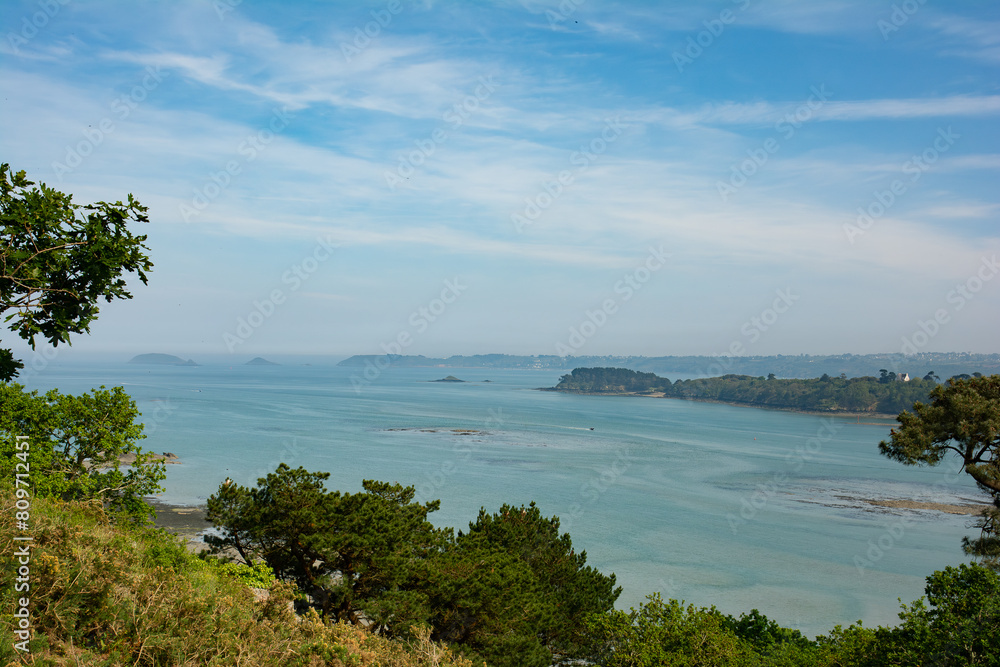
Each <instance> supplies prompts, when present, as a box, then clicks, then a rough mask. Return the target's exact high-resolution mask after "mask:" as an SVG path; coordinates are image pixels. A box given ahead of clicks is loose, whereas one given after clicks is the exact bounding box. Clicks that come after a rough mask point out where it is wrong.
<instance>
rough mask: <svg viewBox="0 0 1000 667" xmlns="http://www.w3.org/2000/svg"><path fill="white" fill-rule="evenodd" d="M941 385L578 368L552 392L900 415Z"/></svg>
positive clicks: (925, 380) (893, 377)
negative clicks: (668, 375) (680, 377)
mask: <svg viewBox="0 0 1000 667" xmlns="http://www.w3.org/2000/svg"><path fill="white" fill-rule="evenodd" d="M965 377H968V376H965ZM938 384H939V378H938V377H937V376H936V375H935V374H934V373H933V371H931V372H928V373H927V374H926V375H925V376H924V377H922V378H912V379H909V380H907V381H903V380H902V379H901V377H900V376H899V375H897V374H896V373H892V372H889V371H887V370H883V371H882V372H881V373H880V376H879V377H855V378H847V377H843V376H841V377H831V376H829V375H823V376H822V377H819V378H815V379H809V380H802V379H779V378H776V377H774V375H773V374H772V375H770V376H768V377H764V376H760V377H752V376H749V375H732V374H730V375H722V376H719V377H712V378H697V379H689V380H677V381H676V382H671V381H670V379H669V378H665V377H660V376H658V375H655V374H654V373H643V372H639V371H633V370H629V369H626V368H576V369H574V370H573V371H572V372H571V373H569V374H567V375H564V376H562V377H561V378H560V379H559V384H557V385H556V386H555V387H552V388H551V390H552V391H562V392H569V393H581V394H611V395H642V396H657V397H664V398H681V399H688V400H696V401H719V402H723V403H732V404H736V405H749V406H755V407H763V408H775V409H783V410H802V411H808V412H825V413H852V414H853V413H867V414H873V415H874V414H886V415H890V414H891V415H896V414H898V413H900V412H902V411H904V410H909V409H911V408H912V407H913V404H914V403H916V402H925V401H926V400H927V398H928V396H929V395H930V392H931V390H932V389H933V388H934V387H936V386H938Z"/></svg>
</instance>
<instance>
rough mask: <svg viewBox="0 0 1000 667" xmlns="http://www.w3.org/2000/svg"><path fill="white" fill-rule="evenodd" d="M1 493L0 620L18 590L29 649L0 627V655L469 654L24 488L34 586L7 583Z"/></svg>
mask: <svg viewBox="0 0 1000 667" xmlns="http://www.w3.org/2000/svg"><path fill="white" fill-rule="evenodd" d="M0 505H2V508H0V552H2V553H3V554H4V561H5V562H4V565H3V568H2V572H0V609H2V612H3V613H2V619H3V622H2V623H0V627H3V628H13V627H14V625H15V624H14V621H15V618H14V616H13V613H14V608H15V597H22V596H25V595H27V596H28V597H29V598H30V601H31V603H30V607H29V608H30V612H31V625H32V639H31V641H30V643H29V648H30V653H28V654H24V653H20V652H17V651H15V650H14V648H13V646H12V644H13V640H12V634H8V633H11V632H12V631H5V634H6V635H7V636H4V637H3V638H2V642H0V664H3V665H21V664H28V665H53V666H56V665H58V666H63V665H66V666H72V667H76V666H83V665H87V666H95V667H97V666H104V665H107V666H112V665H114V666H118V665H136V666H148V667H153V666H167V665H171V666H172V665H178V666H181V665H183V666H187V665H191V666H194V665H220V666H221V665H227V666H228V665H246V666H247V667H250V666H254V667H256V666H260V665H282V666H301V667H320V666H326V665H329V666H333V667H341V666H344V667H347V666H350V667H355V666H357V667H362V666H369V665H371V666H374V665H379V666H383V665H384V666H386V667H472V666H473V663H472V662H471V661H469V660H466V659H464V658H462V657H460V656H457V655H455V654H454V653H453V652H452V651H451V650H450V649H449V648H447V647H445V646H443V645H440V644H436V643H434V642H431V641H429V639H428V635H427V633H426V632H424V633H421V632H417V633H416V639H415V640H413V641H411V642H407V643H403V642H396V641H390V640H388V639H385V638H383V637H379V636H375V635H372V634H369V633H367V632H366V631H364V630H363V629H361V628H357V627H352V626H347V625H329V624H325V623H324V622H323V621H321V620H320V619H319V617H318V616H316V615H315V614H311V615H306V616H296V615H295V613H294V612H292V611H291V609H290V605H289V601H291V600H292V599H293V591H292V589H291V587H290V586H289V585H288V584H282V583H278V582H274V583H272V585H271V587H270V595H269V596H268V598H267V599H266V600H261V601H258V600H256V599H255V596H254V594H253V592H252V591H251V590H250V589H249V588H248V587H247V586H246V585H245V584H244V583H242V582H241V580H240V578H239V577H238V576H232V574H231V573H230V572H228V571H227V568H225V567H219V566H217V565H213V564H211V563H207V562H206V561H204V560H201V559H199V558H197V557H196V556H194V555H192V554H189V553H188V552H187V551H186V550H185V548H184V547H183V545H182V544H181V543H180V541H179V540H178V539H177V538H175V537H173V536H171V535H169V534H168V533H165V532H164V531H162V530H159V529H148V528H147V529H125V528H122V527H118V526H115V525H113V524H112V523H111V521H110V520H109V517H108V516H107V515H106V514H105V513H104V511H103V509H102V508H101V507H100V506H95V505H88V504H85V503H63V502H60V501H56V500H46V499H40V498H37V499H34V500H32V503H31V519H30V531H29V532H30V534H31V535H32V536H33V538H34V542H33V547H32V550H31V562H30V565H29V567H30V569H31V574H30V586H31V588H30V591H29V592H27V593H23V592H15V589H14V586H15V577H16V576H17V574H16V570H17V567H18V563H17V562H16V559H15V558H14V557H13V554H14V552H15V549H16V548H17V547H16V546H15V540H14V537H15V535H18V534H21V533H20V532H19V531H16V530H15V528H16V526H15V512H16V511H17V510H16V509H15V507H14V498H13V496H12V494H11V493H10V491H9V490H7V491H2V492H0ZM20 544H21V543H17V546H20ZM228 569H231V568H228Z"/></svg>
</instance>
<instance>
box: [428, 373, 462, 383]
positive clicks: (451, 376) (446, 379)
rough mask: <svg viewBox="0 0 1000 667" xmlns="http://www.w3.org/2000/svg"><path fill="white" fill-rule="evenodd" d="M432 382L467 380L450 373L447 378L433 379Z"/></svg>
mask: <svg viewBox="0 0 1000 667" xmlns="http://www.w3.org/2000/svg"><path fill="white" fill-rule="evenodd" d="M431 382H465V380H459V379H458V378H457V377H455V376H454V375H449V376H448V377H446V378H441V379H440V380H431Z"/></svg>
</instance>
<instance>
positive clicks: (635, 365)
mask: <svg viewBox="0 0 1000 667" xmlns="http://www.w3.org/2000/svg"><path fill="white" fill-rule="evenodd" d="M387 361H388V363H389V364H391V365H392V366H394V367H397V368H476V369H482V368H507V369H517V370H553V371H562V372H566V371H568V370H570V369H573V368H595V367H601V368H607V367H615V368H628V369H631V370H634V371H643V372H647V373H676V374H679V375H684V376H688V377H691V376H720V375H726V374H734V375H751V376H760V375H763V376H767V375H769V374H771V373H774V374H775V375H776V376H777V377H779V378H816V377H819V376H821V375H823V374H827V375H831V376H834V377H838V376H840V375H841V374H842V373H843V374H845V375H847V376H848V377H865V376H873V375H876V374H877V373H878V372H879V370H880V369H882V368H885V369H887V370H889V371H892V372H894V373H910V374H911V375H916V374H919V375H920V376H921V377H922V376H923V375H924V374H926V373H927V372H928V371H930V370H932V369H933V370H934V371H936V372H937V373H938V375H940V376H941V377H942V378H945V377H952V376H954V375H960V374H962V373H966V374H970V375H971V374H972V373H973V372H980V373H983V374H984V375H992V374H994V373H1000V354H978V353H976V354H973V353H969V352H917V353H916V354H907V355H904V354H900V353H885V354H838V355H810V354H799V355H781V354H779V355H774V356H717V357H711V356H667V357H642V356H585V357H584V356H581V357H574V356H565V357H560V356H558V355H555V354H541V355H536V356H521V355H512V354H475V355H469V356H462V355H456V356H451V357H447V358H434V357H425V356H422V355H399V354H390V355H385V354H383V355H374V354H367V355H366V354H361V355H355V356H353V357H350V358H348V359H344V360H343V361H341V362H340V363H338V364H337V365H338V366H345V367H354V368H366V367H367V366H368V365H369V364H370V365H374V366H376V368H383V367H384V366H385V364H386V362H387Z"/></svg>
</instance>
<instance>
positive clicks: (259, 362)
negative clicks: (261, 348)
mask: <svg viewBox="0 0 1000 667" xmlns="http://www.w3.org/2000/svg"><path fill="white" fill-rule="evenodd" d="M243 365H244V366H280V365H281V364H276V363H274V362H273V361H268V360H267V359H265V358H264V357H254V358H253V359H251V360H250V361H248V362H246V363H245V364H243Z"/></svg>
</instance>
